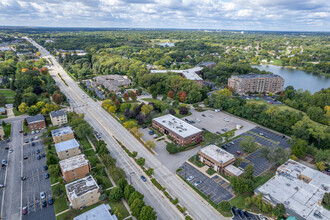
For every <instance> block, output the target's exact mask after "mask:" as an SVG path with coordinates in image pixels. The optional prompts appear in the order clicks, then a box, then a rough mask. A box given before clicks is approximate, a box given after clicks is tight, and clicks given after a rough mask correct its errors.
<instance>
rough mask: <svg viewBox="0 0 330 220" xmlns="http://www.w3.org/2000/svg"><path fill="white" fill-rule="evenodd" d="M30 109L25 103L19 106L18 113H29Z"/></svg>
mask: <svg viewBox="0 0 330 220" xmlns="http://www.w3.org/2000/svg"><path fill="white" fill-rule="evenodd" d="M28 109H29V106H28V105H27V104H26V103H25V102H22V103H21V104H20V105H19V106H18V111H20V112H22V113H25V112H27V110H28Z"/></svg>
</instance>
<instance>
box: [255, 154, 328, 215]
mask: <svg viewBox="0 0 330 220" xmlns="http://www.w3.org/2000/svg"><path fill="white" fill-rule="evenodd" d="M329 189H330V176H328V175H326V174H324V173H322V172H320V171H317V170H314V169H311V168H309V167H307V166H305V165H303V164H301V163H298V162H296V161H294V160H291V159H290V160H288V161H287V162H286V163H284V164H283V165H281V166H280V167H279V168H278V169H277V171H276V174H275V176H274V177H273V178H272V179H270V180H268V181H267V182H266V183H265V184H264V185H262V186H260V187H258V188H257V189H256V190H255V193H257V194H261V193H262V194H263V199H264V200H265V201H266V202H268V203H270V204H272V205H274V206H275V205H276V204H278V203H282V204H284V206H285V208H286V211H287V214H288V215H289V216H294V217H295V218H296V219H298V220H302V219H312V220H314V219H315V220H316V219H323V220H329V219H330V211H329V210H327V209H326V208H324V207H323V206H322V205H321V201H322V199H323V195H324V194H325V193H326V192H329Z"/></svg>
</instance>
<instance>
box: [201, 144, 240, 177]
mask: <svg viewBox="0 0 330 220" xmlns="http://www.w3.org/2000/svg"><path fill="white" fill-rule="evenodd" d="M198 158H199V160H200V161H201V162H202V163H204V164H206V165H207V166H209V167H211V168H212V169H213V170H214V171H216V172H218V173H221V174H222V173H224V174H226V175H228V176H232V175H235V176H240V175H241V174H242V173H243V171H242V170H240V169H239V168H237V167H235V166H233V165H232V164H233V163H234V162H235V160H236V159H235V157H234V155H232V154H231V153H228V152H227V151H225V150H222V149H221V148H219V147H218V146H216V145H213V144H212V145H208V146H206V147H204V148H202V149H200V150H199V151H198Z"/></svg>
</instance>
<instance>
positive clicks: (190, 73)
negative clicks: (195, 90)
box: [150, 67, 203, 87]
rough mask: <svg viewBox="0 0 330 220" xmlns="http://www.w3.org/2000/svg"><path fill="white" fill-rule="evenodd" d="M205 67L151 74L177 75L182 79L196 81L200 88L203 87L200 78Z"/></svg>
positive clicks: (157, 71)
mask: <svg viewBox="0 0 330 220" xmlns="http://www.w3.org/2000/svg"><path fill="white" fill-rule="evenodd" d="M202 69H203V67H194V68H190V69H186V70H151V71H150V72H151V73H177V74H179V75H180V76H181V77H183V78H186V79H189V80H192V81H194V82H195V83H196V84H197V85H199V86H200V87H202V86H203V79H202V78H201V77H200V76H199V74H201V73H202Z"/></svg>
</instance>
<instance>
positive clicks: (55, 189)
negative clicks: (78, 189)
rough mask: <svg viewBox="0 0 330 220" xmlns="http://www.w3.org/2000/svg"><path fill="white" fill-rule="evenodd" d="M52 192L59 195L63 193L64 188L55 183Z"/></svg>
mask: <svg viewBox="0 0 330 220" xmlns="http://www.w3.org/2000/svg"><path fill="white" fill-rule="evenodd" d="M53 193H54V195H55V196H57V197H60V196H61V195H62V194H63V193H64V190H63V189H62V187H61V185H60V184H58V185H55V187H54V191H53Z"/></svg>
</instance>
